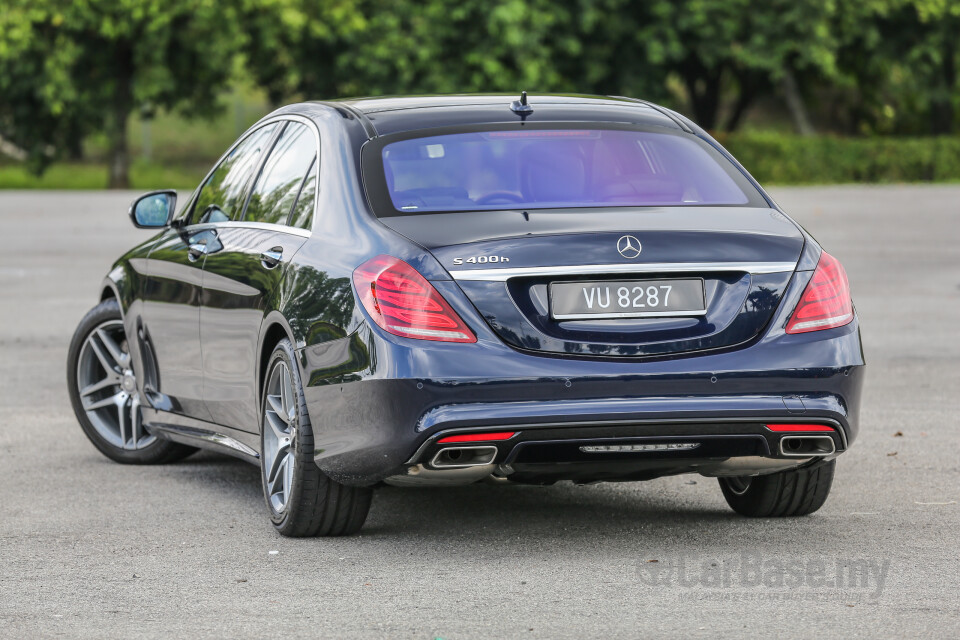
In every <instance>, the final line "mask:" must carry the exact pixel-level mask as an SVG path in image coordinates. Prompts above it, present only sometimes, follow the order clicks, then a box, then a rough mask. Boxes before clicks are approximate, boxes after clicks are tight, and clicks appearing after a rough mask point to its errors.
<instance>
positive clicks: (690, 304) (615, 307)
mask: <svg viewBox="0 0 960 640" xmlns="http://www.w3.org/2000/svg"><path fill="white" fill-rule="evenodd" d="M705 313H706V305H705V304H704V295H703V279H702V278H677V279H671V280H618V281H613V282H611V281H605V282H552V283H551V284H550V317H551V318H553V319H554V320H584V319H591V320H592V319H599V318H645V317H658V316H659V317H668V316H702V315H704V314H705Z"/></svg>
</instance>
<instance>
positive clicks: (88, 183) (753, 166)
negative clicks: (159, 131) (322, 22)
mask: <svg viewBox="0 0 960 640" xmlns="http://www.w3.org/2000/svg"><path fill="white" fill-rule="evenodd" d="M717 140H718V141H719V142H720V143H721V144H722V145H723V146H725V147H726V148H727V149H728V150H729V151H730V153H732V154H733V155H734V156H735V157H736V158H737V160H739V161H740V162H741V163H742V164H743V166H745V167H746V168H747V171H749V172H750V173H752V174H753V175H754V177H755V178H756V179H757V180H759V181H760V182H761V183H763V184H780V185H790V184H837V183H850V182H951V181H954V182H957V181H960V136H938V137H929V138H838V137H833V136H813V137H809V138H804V137H801V136H795V135H784V134H778V133H738V134H728V135H723V134H720V135H718V136H717ZM158 151H159V150H158ZM158 155H159V153H158ZM214 162H216V159H215V158H209V159H207V160H201V159H199V157H198V159H193V158H191V162H190V163H185V162H182V161H181V162H177V161H173V160H167V161H164V162H160V161H154V162H145V161H143V160H140V159H138V160H135V161H134V162H133V164H132V166H131V168H130V178H131V182H132V183H133V185H132V188H133V189H144V190H146V189H166V188H179V189H193V188H194V187H195V186H197V184H198V183H199V181H200V180H201V179H202V178H203V176H204V174H205V173H206V171H207V169H208V168H209V167H211V166H212V165H213V163H214ZM106 184H107V167H106V165H105V164H104V163H102V162H88V163H61V164H56V165H54V166H53V167H51V168H50V169H49V170H48V171H47V172H46V173H45V174H44V175H43V176H41V177H37V176H34V175H31V174H30V173H28V172H27V170H26V167H24V166H22V165H18V164H7V163H4V162H3V159H2V158H0V189H11V188H12V189H102V188H103V187H104V186H105V185H106Z"/></svg>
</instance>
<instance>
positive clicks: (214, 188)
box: [193, 123, 277, 223]
mask: <svg viewBox="0 0 960 640" xmlns="http://www.w3.org/2000/svg"><path fill="white" fill-rule="evenodd" d="M276 128H277V125H276V123H273V124H268V125H266V126H265V127H261V128H260V129H257V130H256V131H254V132H253V133H251V134H250V135H249V136H247V138H246V139H245V140H244V141H243V142H241V143H240V144H238V145H237V146H236V147H234V149H233V151H231V152H230V155H228V156H227V157H226V158H224V159H223V161H222V162H221V163H220V164H219V165H218V166H217V168H216V169H214V170H213V173H211V174H210V177H209V178H207V181H206V182H205V183H204V184H203V187H201V188H200V193H199V195H197V203H196V205H194V208H193V222H195V223H202V222H226V221H227V220H232V219H233V217H234V216H235V215H236V214H238V213H239V212H240V208H241V207H242V206H243V201H244V199H245V198H246V194H247V185H248V184H249V182H250V176H251V174H252V173H253V171H254V169H255V168H256V167H257V164H258V163H259V162H260V158H261V156H262V154H263V152H264V151H266V145H267V144H268V143H269V142H270V138H271V136H272V135H273V132H274V131H275V130H276Z"/></svg>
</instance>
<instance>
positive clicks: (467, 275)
mask: <svg viewBox="0 0 960 640" xmlns="http://www.w3.org/2000/svg"><path fill="white" fill-rule="evenodd" d="M796 266H797V265H796V263H795V262H740V263H737V262H647V263H638V264H580V265H567V266H556V267H508V268H506V269H452V270H450V275H452V276H453V279H454V280H480V281H486V282H506V281H507V280H509V279H510V278H523V277H530V276H571V275H578V276H579V275H584V276H585V275H594V274H607V273H698V272H704V271H727V272H729V271H739V272H746V273H753V274H760V273H784V272H787V271H793V270H794V268H796Z"/></svg>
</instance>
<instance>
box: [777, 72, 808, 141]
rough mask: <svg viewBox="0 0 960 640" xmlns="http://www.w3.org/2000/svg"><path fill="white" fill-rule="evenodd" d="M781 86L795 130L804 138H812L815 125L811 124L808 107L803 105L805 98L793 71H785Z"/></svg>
mask: <svg viewBox="0 0 960 640" xmlns="http://www.w3.org/2000/svg"><path fill="white" fill-rule="evenodd" d="M780 86H781V88H782V89H783V99H784V100H785V101H786V103H787V109H788V110H789V111H790V118H791V120H793V128H794V129H795V130H796V132H797V133H799V134H800V135H802V136H812V135H813V134H814V130H813V125H812V124H810V116H808V115H807V107H806V105H805V104H804V103H803V96H802V95H800V89H799V88H798V87H797V79H796V78H795V77H794V75H793V70H792V69H784V71H783V80H781V83H780Z"/></svg>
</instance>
